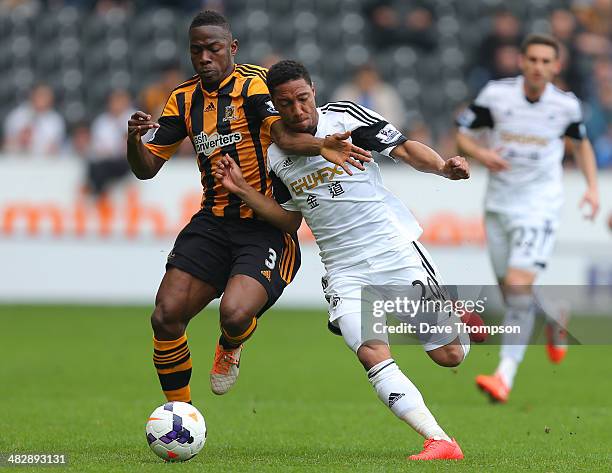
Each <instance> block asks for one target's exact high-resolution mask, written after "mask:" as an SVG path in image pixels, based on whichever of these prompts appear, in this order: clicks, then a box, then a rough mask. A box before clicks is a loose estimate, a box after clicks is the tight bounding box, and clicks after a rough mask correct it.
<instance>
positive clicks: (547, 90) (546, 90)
mask: <svg viewBox="0 0 612 473" xmlns="http://www.w3.org/2000/svg"><path fill="white" fill-rule="evenodd" d="M518 79H519V80H518V81H517V83H518V87H519V89H520V91H521V95H522V96H523V98H524V99H525V102H527V103H529V104H531V105H535V104H537V103H540V102H542V101H543V100H545V99H546V97H547V96H548V95H549V94H550V90H551V89H552V88H553V85H552V84H551V83H550V82H549V83H548V84H546V86H545V87H544V91H543V92H542V95H540V98H539V99H538V100H535V101H533V100H529V99H528V98H527V96H526V95H525V88H524V84H525V77H524V76H523V75H520V76H518Z"/></svg>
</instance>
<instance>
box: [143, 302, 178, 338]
mask: <svg viewBox="0 0 612 473" xmlns="http://www.w3.org/2000/svg"><path fill="white" fill-rule="evenodd" d="M151 327H153V333H154V334H155V336H156V337H163V338H164V339H168V338H170V339H172V338H179V337H180V336H181V335H182V334H183V333H184V332H185V328H186V323H185V321H184V317H182V314H181V307H180V305H179V304H177V303H176V302H174V301H172V300H169V299H168V298H158V299H157V301H155V309H154V310H153V314H151Z"/></svg>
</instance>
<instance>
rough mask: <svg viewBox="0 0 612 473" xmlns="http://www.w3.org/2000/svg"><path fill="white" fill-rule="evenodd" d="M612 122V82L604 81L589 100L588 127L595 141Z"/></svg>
mask: <svg viewBox="0 0 612 473" xmlns="http://www.w3.org/2000/svg"><path fill="white" fill-rule="evenodd" d="M610 123H612V82H603V83H601V84H599V85H598V87H597V94H596V95H595V96H594V97H592V98H591V99H590V100H589V113H588V115H587V120H586V123H585V124H586V127H587V132H588V134H589V137H590V138H591V140H592V141H593V142H595V141H597V139H598V138H599V137H600V136H602V135H603V134H605V133H606V132H607V130H608V125H609V124H610Z"/></svg>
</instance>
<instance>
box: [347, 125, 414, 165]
mask: <svg viewBox="0 0 612 473" xmlns="http://www.w3.org/2000/svg"><path fill="white" fill-rule="evenodd" d="M351 139H352V141H353V143H354V144H355V145H357V146H359V147H360V148H363V149H366V150H368V151H378V152H379V153H381V154H384V155H385V156H390V153H391V151H392V150H393V148H395V147H396V146H398V145H401V144H402V143H405V142H406V141H408V138H406V137H405V136H404V135H402V133H401V132H400V131H399V130H398V129H397V128H395V127H394V126H393V125H391V124H390V123H388V122H386V121H384V120H381V121H379V122H377V123H375V124H373V125H368V126H362V127H359V128H356V129H355V130H353V131H352V132H351Z"/></svg>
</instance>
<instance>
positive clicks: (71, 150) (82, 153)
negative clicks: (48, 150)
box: [66, 123, 91, 161]
mask: <svg viewBox="0 0 612 473" xmlns="http://www.w3.org/2000/svg"><path fill="white" fill-rule="evenodd" d="M66 153H67V154H71V155H76V156H79V157H81V158H83V159H85V160H87V161H89V155H90V153H91V130H90V128H89V124H87V123H78V124H77V125H75V126H74V127H73V128H72V131H71V133H70V141H69V142H68V143H67V145H66Z"/></svg>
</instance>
